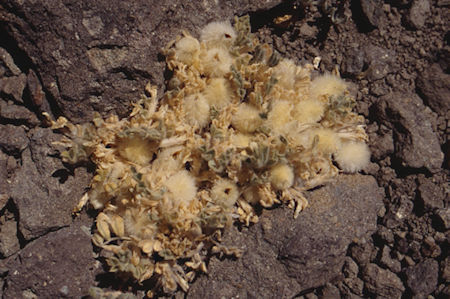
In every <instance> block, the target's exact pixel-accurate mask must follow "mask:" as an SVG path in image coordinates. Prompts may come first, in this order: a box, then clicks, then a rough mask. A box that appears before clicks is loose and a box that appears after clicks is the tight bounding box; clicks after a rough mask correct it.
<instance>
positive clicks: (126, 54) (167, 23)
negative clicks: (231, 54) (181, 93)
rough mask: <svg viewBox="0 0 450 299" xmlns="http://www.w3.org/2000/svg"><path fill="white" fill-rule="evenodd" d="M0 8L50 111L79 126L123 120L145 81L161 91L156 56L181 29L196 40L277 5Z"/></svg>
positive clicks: (107, 1)
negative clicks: (215, 24)
mask: <svg viewBox="0 0 450 299" xmlns="http://www.w3.org/2000/svg"><path fill="white" fill-rule="evenodd" d="M3 2H4V4H2V5H3V6H6V7H10V9H8V10H7V11H8V12H5V16H4V19H6V20H8V19H12V20H17V21H14V22H7V23H6V22H5V25H4V30H5V32H6V33H7V34H9V35H10V36H11V38H12V39H14V40H15V41H17V44H18V46H19V47H20V49H21V50H22V51H23V52H24V54H25V55H26V56H28V58H29V59H30V60H31V61H32V62H33V65H35V66H36V68H35V69H34V70H35V71H36V73H37V75H38V77H39V78H40V79H41V80H42V85H43V87H44V90H46V91H47V92H48V94H49V96H51V97H52V98H54V99H55V101H56V103H57V104H58V106H59V107H55V108H56V109H59V108H60V109H61V110H62V112H63V114H64V115H65V116H66V117H68V118H69V119H71V120H72V121H74V122H85V121H89V120H90V119H92V117H93V114H94V111H98V112H100V113H101V114H102V115H103V116H104V117H106V116H108V115H110V114H111V113H112V112H115V113H117V114H119V116H121V117H124V116H126V115H128V112H129V111H130V109H131V107H130V103H131V102H135V101H136V100H138V99H139V98H140V95H141V94H142V93H143V90H144V86H145V85H146V84H147V83H148V82H149V81H151V83H152V84H156V85H157V86H160V87H161V86H162V85H163V82H164V76H163V72H164V63H163V61H162V59H161V58H160V57H158V55H159V52H160V49H161V48H163V47H164V46H166V44H167V43H168V42H169V41H170V40H172V39H174V38H175V37H176V35H177V34H180V33H181V31H182V30H183V29H184V30H187V31H190V32H191V33H192V34H193V35H195V36H198V33H199V32H198V28H201V27H203V26H204V25H205V24H206V23H208V22H211V21H213V20H214V21H217V20H230V19H231V18H232V17H233V16H234V15H241V14H243V13H247V12H249V11H256V10H260V9H264V8H269V7H273V6H275V5H277V4H279V3H280V2H281V0H269V1H239V0H232V1H225V2H223V1H189V2H186V1H181V0H168V1H163V2H160V1H157V2H154V3H149V2H148V1H145V0H138V1H133V2H130V3H128V2H127V3H125V2H123V1H121V0H99V1H95V3H91V4H90V5H88V6H81V5H80V3H79V1H77V0H69V1H64V2H63V1H52V2H48V1H45V0H37V1H33V2H25V3H22V2H21V1H17V0H5V1H3ZM9 11H14V12H15V13H16V14H17V15H20V18H18V17H16V16H14V15H11V13H9ZM111 16H114V18H111Z"/></svg>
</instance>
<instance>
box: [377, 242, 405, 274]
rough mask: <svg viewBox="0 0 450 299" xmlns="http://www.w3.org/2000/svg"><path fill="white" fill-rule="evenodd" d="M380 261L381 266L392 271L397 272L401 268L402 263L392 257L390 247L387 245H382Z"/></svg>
mask: <svg viewBox="0 0 450 299" xmlns="http://www.w3.org/2000/svg"><path fill="white" fill-rule="evenodd" d="M380 263H381V265H382V266H384V267H386V268H388V269H389V270H391V271H392V272H394V273H399V272H400V271H401V270H402V265H401V264H400V261H398V260H396V259H394V258H392V256H391V249H390V248H389V247H388V246H384V247H383V251H382V252H381V259H380Z"/></svg>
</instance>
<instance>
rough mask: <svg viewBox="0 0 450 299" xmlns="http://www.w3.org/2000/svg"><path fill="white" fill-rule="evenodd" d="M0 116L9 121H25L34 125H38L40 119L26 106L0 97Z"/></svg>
mask: <svg viewBox="0 0 450 299" xmlns="http://www.w3.org/2000/svg"><path fill="white" fill-rule="evenodd" d="M0 118H3V119H4V120H5V121H7V122H13V123H25V124H29V125H32V126H36V125H38V124H39V123H40V122H39V119H38V118H37V117H36V115H35V114H34V113H33V112H31V111H30V110H28V109H27V108H25V107H24V106H19V105H15V104H13V103H12V101H8V102H6V101H4V100H2V98H1V97H0Z"/></svg>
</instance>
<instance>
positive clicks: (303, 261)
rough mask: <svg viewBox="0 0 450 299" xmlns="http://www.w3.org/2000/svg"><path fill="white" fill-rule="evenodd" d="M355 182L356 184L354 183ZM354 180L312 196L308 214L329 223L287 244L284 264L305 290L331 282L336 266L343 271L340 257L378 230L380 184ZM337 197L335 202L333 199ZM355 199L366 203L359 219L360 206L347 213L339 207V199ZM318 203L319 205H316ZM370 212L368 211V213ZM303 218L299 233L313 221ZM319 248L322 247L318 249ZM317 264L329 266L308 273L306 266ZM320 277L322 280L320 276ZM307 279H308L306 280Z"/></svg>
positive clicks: (306, 215)
mask: <svg viewBox="0 0 450 299" xmlns="http://www.w3.org/2000/svg"><path fill="white" fill-rule="evenodd" d="M353 178H354V179H355V181H351V180H353ZM353 178H352V176H346V177H343V178H341V179H340V180H339V182H340V184H339V185H338V184H332V185H329V186H327V187H324V188H322V189H319V190H317V191H316V192H314V193H312V194H311V195H312V196H311V198H310V202H311V207H310V208H309V210H308V211H309V212H310V213H311V214H312V215H314V214H313V213H315V215H314V217H317V216H318V215H321V217H323V218H324V221H326V222H324V223H322V224H319V223H317V222H316V224H313V225H311V227H310V228H309V229H308V231H309V233H308V234H304V233H302V234H300V235H298V236H295V237H293V238H292V239H290V240H289V241H288V242H287V243H285V244H284V246H283V247H282V249H281V251H280V256H281V258H282V261H283V262H284V263H285V264H286V267H287V269H288V271H289V272H288V275H293V276H295V277H296V278H297V279H298V281H299V283H301V284H305V286H306V285H308V284H309V285H311V286H313V285H314V284H315V283H317V281H320V280H322V279H324V278H325V279H326V277H330V278H331V277H332V275H333V272H334V271H336V270H337V268H335V267H336V266H338V267H339V270H340V269H341V267H342V263H343V258H340V254H342V255H343V253H344V251H345V250H346V248H347V246H348V244H349V243H350V242H351V241H352V240H353V239H355V238H356V239H360V238H364V236H365V235H366V232H367V231H373V230H374V229H375V227H374V226H373V225H374V224H375V223H376V218H377V217H376V213H377V211H378V209H379V208H380V205H379V202H377V200H376V197H377V196H379V195H380V193H379V191H380V189H378V188H377V187H376V183H375V182H374V181H373V180H372V178H371V177H361V176H356V177H353ZM350 190H351V191H350ZM333 197H334V198H335V199H332V198H333ZM352 198H360V200H361V201H362V202H364V204H363V205H362V206H360V208H362V210H361V215H355V213H357V212H356V210H357V209H359V207H357V206H353V207H352V208H351V210H352V211H348V210H346V208H345V207H338V206H335V203H334V201H335V200H336V199H338V200H344V201H352ZM316 202H317V204H316V205H314V203H316ZM331 206H334V208H333V210H331V209H330V208H331ZM363 207H364V208H363ZM366 208H367V209H368V210H365V209H366ZM341 209H342V210H341ZM342 213H343V214H342ZM347 213H348V214H347ZM344 214H347V215H344ZM312 215H311V216H312ZM302 216H303V217H301V219H300V221H299V223H298V226H297V227H298V230H299V231H303V230H304V229H306V227H307V226H306V221H308V218H309V217H308V216H309V215H308V214H305V215H302ZM355 216H356V217H355ZM311 221H313V222H311V223H314V220H312V219H311ZM352 222H353V223H360V225H362V224H363V223H364V225H363V226H361V227H359V228H358V227H355V226H352V225H351V224H350V223H352ZM325 232H326V233H325ZM318 244H321V245H320V246H319V247H317V245H318ZM312 256H314V258H313V257H312ZM313 260H314V263H317V262H319V261H320V263H323V265H327V266H326V267H323V268H322V269H320V268H318V269H315V271H311V270H307V269H305V268H304V265H310V264H311V263H313V262H312V261H313ZM317 270H321V271H317ZM319 273H320V276H316V275H317V274H319ZM306 277H308V278H307V279H305V278H306ZM325 281H326V280H325Z"/></svg>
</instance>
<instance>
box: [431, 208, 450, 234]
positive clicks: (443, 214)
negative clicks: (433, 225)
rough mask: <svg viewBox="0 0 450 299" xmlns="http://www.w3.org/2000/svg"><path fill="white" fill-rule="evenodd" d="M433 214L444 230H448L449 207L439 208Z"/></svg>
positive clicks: (449, 219) (449, 226) (449, 222)
mask: <svg viewBox="0 0 450 299" xmlns="http://www.w3.org/2000/svg"><path fill="white" fill-rule="evenodd" d="M435 215H436V216H437V220H438V222H439V224H440V225H441V226H442V227H443V228H444V229H445V230H448V229H449V228H450V209H449V208H443V209H439V210H437V211H436V212H435Z"/></svg>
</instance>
